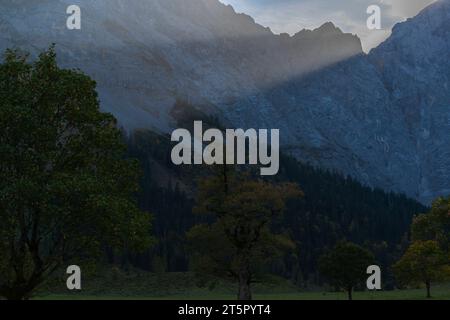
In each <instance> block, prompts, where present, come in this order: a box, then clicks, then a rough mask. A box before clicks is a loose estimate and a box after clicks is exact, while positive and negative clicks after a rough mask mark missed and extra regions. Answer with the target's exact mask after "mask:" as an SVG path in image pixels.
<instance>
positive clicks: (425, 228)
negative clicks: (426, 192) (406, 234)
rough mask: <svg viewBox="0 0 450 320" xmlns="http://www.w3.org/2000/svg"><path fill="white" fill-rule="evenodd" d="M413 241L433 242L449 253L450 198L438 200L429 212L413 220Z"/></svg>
mask: <svg viewBox="0 0 450 320" xmlns="http://www.w3.org/2000/svg"><path fill="white" fill-rule="evenodd" d="M411 231H412V238H413V240H421V241H425V240H435V241H437V242H438V244H439V246H440V247H441V248H442V249H443V250H444V251H447V252H449V249H450V198H438V199H436V200H435V201H434V202H433V205H432V207H431V210H430V211H429V212H428V213H426V214H421V215H418V216H416V217H415V218H414V221H413V224H412V227H411Z"/></svg>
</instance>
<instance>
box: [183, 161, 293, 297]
mask: <svg viewBox="0 0 450 320" xmlns="http://www.w3.org/2000/svg"><path fill="white" fill-rule="evenodd" d="M301 196H302V192H301V191H300V190H299V188H298V187H297V186H296V185H294V184H290V183H285V184H280V185H277V184H272V183H269V182H266V181H264V180H260V179H252V178H250V177H249V176H247V175H246V174H243V173H238V172H234V171H233V172H232V171H231V170H229V169H227V168H225V169H224V170H223V172H222V174H217V175H214V176H212V177H209V178H206V179H203V180H202V181H200V183H199V191H198V199H197V206H196V208H195V209H194V210H195V212H196V213H200V214H206V215H208V214H210V215H213V216H214V222H213V223H209V224H202V225H197V226H194V227H193V228H192V229H191V230H190V231H189V232H188V234H187V238H188V241H189V243H190V246H191V248H192V251H193V256H192V258H193V261H194V264H195V269H197V270H198V271H201V272H203V273H208V274H214V275H218V276H228V277H231V278H232V279H234V280H235V281H236V282H237V283H238V288H239V290H238V299H239V300H250V299H252V292H251V283H253V282H254V281H255V280H256V275H257V274H258V272H259V271H261V268H262V267H263V266H264V265H266V264H267V263H268V262H270V261H271V259H273V258H274V257H276V256H279V255H281V254H283V253H284V252H286V251H287V250H292V249H294V247H295V245H294V243H293V242H292V241H291V240H290V238H289V237H288V236H287V235H285V234H279V233H274V232H273V231H272V229H271V224H272V222H273V220H274V219H276V218H277V217H280V216H281V215H282V214H283V211H284V209H285V205H286V201H287V200H288V199H289V198H293V197H301Z"/></svg>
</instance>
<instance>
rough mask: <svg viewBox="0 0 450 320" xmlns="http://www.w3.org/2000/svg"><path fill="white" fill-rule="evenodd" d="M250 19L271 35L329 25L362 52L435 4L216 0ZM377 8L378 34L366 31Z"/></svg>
mask: <svg viewBox="0 0 450 320" xmlns="http://www.w3.org/2000/svg"><path fill="white" fill-rule="evenodd" d="M220 1H221V2H223V3H225V4H231V5H232V6H233V7H234V9H235V10H236V11H237V12H240V13H241V12H243V13H246V14H248V15H250V16H252V17H253V18H254V19H255V20H256V22H258V23H259V24H262V25H263V26H265V27H269V28H270V29H272V31H273V32H274V33H283V32H285V33H289V34H291V35H292V34H295V33H297V32H298V31H300V30H302V29H314V28H317V27H319V26H321V25H322V24H323V23H325V22H328V21H331V22H333V23H334V24H335V25H336V26H338V27H339V28H341V29H342V30H343V31H344V32H350V33H353V34H357V35H358V36H359V37H360V38H361V40H362V43H363V48H364V50H365V51H366V52H368V51H370V49H372V48H374V47H376V46H377V45H378V44H380V43H381V42H382V41H384V40H385V39H386V38H387V37H388V36H389V35H390V34H391V30H392V27H393V26H394V25H395V24H396V23H398V22H401V21H404V20H405V19H407V18H411V17H413V16H415V15H416V14H417V13H419V12H420V10H422V9H423V8H425V7H426V6H428V5H429V4H431V3H432V2H434V1H435V0H220ZM370 5H378V6H379V7H380V8H381V24H382V25H381V27H382V29H381V30H369V29H368V28H367V22H366V21H367V19H368V17H369V14H367V8H368V7H369V6H370Z"/></svg>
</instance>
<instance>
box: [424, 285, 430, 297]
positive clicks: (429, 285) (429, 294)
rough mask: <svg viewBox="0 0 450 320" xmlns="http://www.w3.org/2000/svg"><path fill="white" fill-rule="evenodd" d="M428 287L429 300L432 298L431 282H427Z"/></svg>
mask: <svg viewBox="0 0 450 320" xmlns="http://www.w3.org/2000/svg"><path fill="white" fill-rule="evenodd" d="M425 284H426V286H427V298H428V299H429V298H431V282H430V281H426V282H425Z"/></svg>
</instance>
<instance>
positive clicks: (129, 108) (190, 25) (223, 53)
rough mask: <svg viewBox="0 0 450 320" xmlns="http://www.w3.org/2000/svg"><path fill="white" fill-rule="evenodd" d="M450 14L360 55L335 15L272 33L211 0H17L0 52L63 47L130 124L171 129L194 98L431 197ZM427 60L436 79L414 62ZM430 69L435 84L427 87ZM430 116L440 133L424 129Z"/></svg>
mask: <svg viewBox="0 0 450 320" xmlns="http://www.w3.org/2000/svg"><path fill="white" fill-rule="evenodd" d="M69 4H79V5H80V6H81V8H82V30H81V31H69V30H67V29H66V27H65V19H66V18H67V15H66V14H65V9H66V7H67V6H68V5H69ZM449 12H450V9H449V1H448V0H441V1H440V2H439V3H437V4H434V5H432V6H431V7H430V8H428V9H426V10H424V11H423V12H422V13H421V14H419V16H418V17H416V18H414V19H412V20H410V21H408V22H405V23H403V24H400V25H398V26H397V27H396V28H395V29H394V32H393V35H392V37H391V38H390V39H389V40H388V41H386V42H385V43H384V44H382V45H381V46H380V47H379V48H377V49H376V50H373V52H371V54H370V55H365V54H363V52H362V49H361V43H360V41H359V39H358V38H357V37H356V36H353V35H349V34H344V33H342V32H341V31H340V30H339V29H337V28H336V27H335V26H334V25H333V24H332V23H326V24H324V25H323V26H322V27H321V28H318V29H316V30H312V31H311V30H303V31H301V32H299V33H298V34H296V35H294V36H293V37H290V36H288V35H274V34H273V33H272V32H271V31H270V30H269V29H267V28H264V27H262V26H260V25H258V24H256V23H255V22H254V20H253V19H252V18H251V17H249V16H246V15H243V14H236V13H235V12H234V10H233V9H232V8H231V7H230V6H225V5H223V4H221V3H219V2H218V1H217V0H189V1H186V0H148V1H144V0H128V1H122V0H97V1H87V0H79V1H67V0H45V1H36V0H11V1H8V3H4V2H1V3H0V31H1V33H0V49H2V50H3V49H4V48H6V47H11V46H14V47H19V48H22V49H26V50H30V51H32V52H34V53H36V52H38V51H39V50H42V49H44V48H46V47H48V46H49V44H50V43H52V42H55V43H56V44H57V49H58V53H59V59H60V62H61V64H62V65H63V66H65V67H78V68H81V69H82V70H83V71H85V72H87V73H88V74H90V75H91V76H92V77H93V78H94V79H96V80H97V82H98V85H99V93H100V98H101V101H102V106H103V108H104V109H105V110H107V111H110V112H112V113H113V114H115V115H116V116H117V117H118V118H119V121H120V122H121V124H122V125H124V126H125V127H126V128H128V129H134V128H141V127H145V128H151V129H155V130H159V131H164V132H167V131H169V130H171V129H172V128H173V126H174V125H175V122H174V121H173V119H172V117H171V109H172V108H173V106H174V104H175V101H176V100H177V99H183V100H188V101H189V102H191V103H192V104H195V105H197V106H199V107H200V108H203V109H205V110H208V111H210V112H217V113H219V114H220V115H221V116H222V117H223V118H224V119H226V121H228V122H230V123H232V124H233V126H241V127H256V128H265V127H267V128H279V129H280V130H281V135H282V143H283V145H284V148H285V149H289V150H290V151H291V152H292V153H293V154H295V155H296V156H297V157H299V158H300V159H302V160H304V161H308V162H310V163H312V164H314V165H317V166H321V167H326V168H332V169H336V170H338V171H340V172H343V173H345V174H350V175H352V176H354V177H356V178H357V179H359V180H360V181H361V182H363V183H366V184H369V185H372V186H377V187H381V188H383V189H386V190H395V191H402V192H405V193H406V194H408V195H409V196H412V197H415V198H417V199H420V200H422V201H424V202H427V201H429V200H430V199H431V198H432V197H434V196H436V195H438V194H442V193H447V192H449V191H450V186H449V185H450V182H448V181H450V180H449V179H447V177H448V175H450V163H448V161H447V160H446V155H447V154H448V152H449V151H448V150H449V148H448V147H447V148H445V143H446V142H447V143H448V139H449V138H446V131H445V129H447V127H446V126H445V121H444V120H443V119H446V118H447V119H448V117H449V113H450V110H449V107H450V106H449V101H450V99H449V95H448V90H447V91H446V85H447V83H448V72H447V73H446V70H448V69H447V68H448V66H449V62H448V59H447V61H446V60H445V49H446V48H448V44H449V41H450V39H449V36H448V32H449V31H448V30H449V26H448V21H450V19H448V15H449ZM427 17H428V18H427ZM430 17H432V18H430ZM411 29H412V30H413V31H414V32H416V31H419V33H420V37H418V38H417V39H416V37H415V36H414V35H415V34H414V32H413V33H411ZM439 29H441V32H440V33H439V32H438V31H436V30H439ZM430 32H431V33H433V35H434V33H435V35H434V36H433V37H428V34H429V33H430ZM421 37H422V38H423V39H422V38H421ZM422 40H423V41H422ZM425 44H426V45H425ZM430 48H436V50H430ZM442 50H444V51H442ZM419 52H422V53H421V55H420V59H422V60H420V59H419V58H418V57H419ZM447 52H449V51H447ZM442 53H444V55H442ZM437 55H438V56H439V55H441V56H440V57H438V56H437ZM447 56H448V55H447ZM418 59H419V60H418ZM399 60H401V61H399ZM422 62H427V64H426V65H425V66H426V67H423V68H422V69H423V70H425V71H428V70H431V73H430V75H428V72H425V73H424V72H423V70H422V69H420V68H417V70H416V69H412V70H408V68H410V67H411V66H412V65H414V63H420V64H421V63H422ZM438 63H439V64H438ZM413 70H414V71H413ZM428 76H429V77H430V79H433V80H436V81H437V82H436V84H434V85H433V86H431V85H428V86H425V85H423V86H421V85H420V84H421V83H423V84H426V82H427V79H428V78H427V77H428ZM417 77H421V78H423V79H424V81H422V82H420V83H417V82H416V81H415V80H416V78H417ZM401 79H405V81H403V80H401ZM445 92H447V94H445ZM418 93H420V94H418ZM414 95H416V96H417V95H418V96H420V97H421V98H420V99H422V100H421V102H420V103H419V105H420V106H418V102H417V99H416V100H414V99H413V98H411V97H412V96H414ZM427 99H428V100H427ZM425 100H427V101H428V102H427V101H425ZM431 102H433V104H431V105H430V103H431ZM436 103H438V105H439V106H440V108H439V110H440V111H439V116H438V115H437V114H435V110H434V108H431V106H434V105H435V104H436ZM418 110H420V112H417V111H418ZM436 116H438V117H439V119H440V120H439V125H444V127H442V128H443V129H442V130H441V129H440V128H434V129H433V125H432V123H431V122H430V121H428V122H427V124H425V122H426V121H425V120H424V119H434V117H436ZM423 130H429V131H430V132H432V131H433V130H434V131H436V132H438V133H436V134H435V135H434V136H436V137H439V141H440V142H439V144H438V145H436V144H435V140H434V138H429V139H426V140H424V139H423V138H422V135H423V132H424V131H423ZM434 131H433V132H434ZM430 136H431V133H430ZM434 136H433V137H434ZM435 153H438V154H439V156H438V157H436V158H434V154H435ZM436 159H439V160H436ZM431 164H432V165H431Z"/></svg>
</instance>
